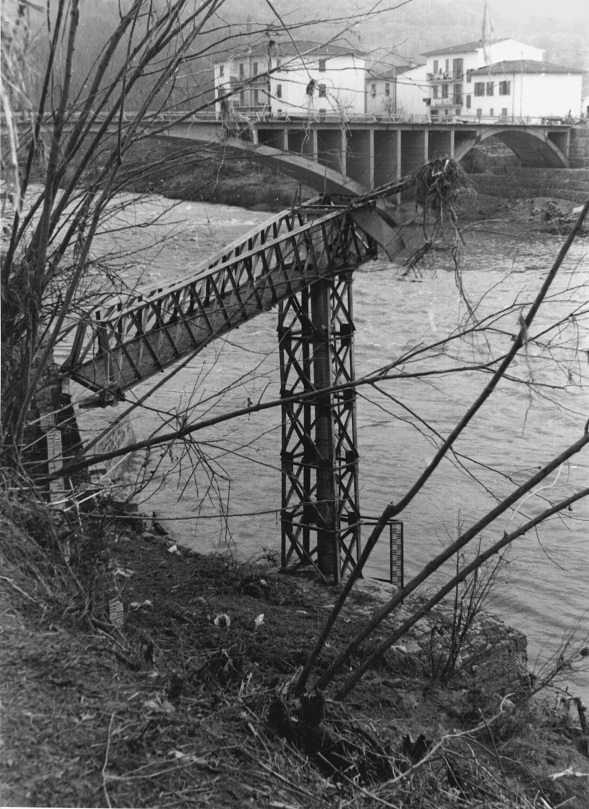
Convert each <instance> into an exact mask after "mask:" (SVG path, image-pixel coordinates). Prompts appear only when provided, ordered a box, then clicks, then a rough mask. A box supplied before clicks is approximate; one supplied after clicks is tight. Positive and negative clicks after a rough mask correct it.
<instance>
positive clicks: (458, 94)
mask: <svg viewBox="0 0 589 809" xmlns="http://www.w3.org/2000/svg"><path fill="white" fill-rule="evenodd" d="M422 55H423V56H424V57H425V58H426V59H427V82H428V93H427V99H428V101H427V102H425V103H426V104H427V105H428V107H429V114H430V116H431V120H432V122H435V121H439V120H443V119H444V118H450V119H451V118H455V117H457V116H458V117H461V116H471V115H472V114H473V112H472V110H473V82H472V73H473V71H475V70H478V69H480V68H483V67H485V66H487V65H491V64H496V63H498V62H501V61H507V60H515V59H523V60H536V61H541V60H542V58H543V55H544V51H543V50H542V49H541V48H536V47H534V46H533V45H526V44H525V43H523V42H518V41H517V40H515V39H495V40H487V41H485V42H483V41H482V40H477V41H475V42H465V43H462V44H460V45H451V46H450V47H447V48H438V49H437V50H435V51H428V52H427V53H424V54H422ZM469 97H470V107H469V106H468V103H469V101H468V99H469Z"/></svg>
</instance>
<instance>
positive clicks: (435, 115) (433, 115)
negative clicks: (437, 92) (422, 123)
mask: <svg viewBox="0 0 589 809" xmlns="http://www.w3.org/2000/svg"><path fill="white" fill-rule="evenodd" d="M431 116H432V118H437V117H438V110H432V112H431Z"/></svg>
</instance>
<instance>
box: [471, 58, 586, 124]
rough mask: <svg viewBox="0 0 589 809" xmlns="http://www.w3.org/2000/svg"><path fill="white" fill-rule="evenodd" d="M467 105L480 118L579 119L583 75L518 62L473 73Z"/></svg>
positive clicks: (510, 119)
mask: <svg viewBox="0 0 589 809" xmlns="http://www.w3.org/2000/svg"><path fill="white" fill-rule="evenodd" d="M471 78H472V82H471V83H470V84H469V85H468V89H467V94H466V98H465V104H466V107H467V108H468V109H467V113H468V114H469V115H475V116H476V117H478V118H491V119H494V118H497V117H499V118H500V119H501V120H508V121H511V122H518V121H522V122H524V123H525V122H526V121H527V120H528V119H531V118H534V119H538V118H549V119H550V118H552V119H560V120H563V119H566V118H568V117H572V118H578V117H579V115H580V114H581V103H582V102H581V92H582V81H583V74H582V72H581V71H578V72H577V71H575V70H573V69H572V68H566V67H560V66H559V65H551V64H549V63H548V62H537V61H533V60H526V59H521V60H520V59H517V60H513V61H506V62H499V63H498V64H495V65H487V66H486V67H483V68H481V69H479V70H476V71H474V72H473V73H472V76H471Z"/></svg>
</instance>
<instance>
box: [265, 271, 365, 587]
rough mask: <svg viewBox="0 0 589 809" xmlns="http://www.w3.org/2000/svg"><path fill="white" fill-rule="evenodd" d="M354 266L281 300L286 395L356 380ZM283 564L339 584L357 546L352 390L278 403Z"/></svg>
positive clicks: (282, 369)
mask: <svg viewBox="0 0 589 809" xmlns="http://www.w3.org/2000/svg"><path fill="white" fill-rule="evenodd" d="M352 314H353V313H352V271H351V270H347V271H346V270H345V271H343V272H341V273H340V274H339V275H338V276H336V277H335V278H334V279H330V280H327V279H321V280H320V281H318V282H317V283H315V284H313V285H312V286H311V287H308V288H305V289H303V290H302V291H301V292H300V293H299V294H298V295H296V296H293V297H292V298H289V299H288V300H287V301H284V302H282V303H281V305H280V310H279V324H278V335H279V347H280V376H281V396H282V397H283V398H284V399H287V398H290V397H292V396H297V395H298V396H300V395H301V394H305V393H310V392H312V391H313V390H319V389H325V388H330V387H334V386H337V385H341V384H344V383H346V382H351V381H353V379H354V354H353V332H354V325H353V317H352ZM281 459H282V512H281V513H282V519H281V533H282V568H283V569H285V568H287V567H288V566H289V563H290V562H291V559H292V558H293V555H294V556H295V560H296V561H297V562H298V563H299V564H301V565H309V564H312V565H315V566H316V567H317V568H318V569H319V571H320V572H321V574H322V575H323V576H324V577H330V578H332V579H333V581H334V582H335V583H337V582H339V581H340V580H341V578H342V577H343V576H344V575H345V573H346V571H347V570H349V569H351V568H352V567H353V566H354V565H355V564H356V561H357V559H358V556H359V552H360V517H359V514H360V508H359V486H358V449H357V436H356V392H355V390H354V388H353V387H350V388H349V389H346V390H343V391H337V392H331V393H324V394H321V395H320V396H317V397H316V398H309V399H305V400H303V401H298V402H285V403H284V405H283V407H282V453H281Z"/></svg>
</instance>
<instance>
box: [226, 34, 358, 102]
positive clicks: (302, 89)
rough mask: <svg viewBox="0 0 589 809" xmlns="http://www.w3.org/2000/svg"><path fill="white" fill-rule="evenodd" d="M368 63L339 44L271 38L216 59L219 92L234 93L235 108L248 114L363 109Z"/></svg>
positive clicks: (231, 97) (231, 98)
mask: <svg viewBox="0 0 589 809" xmlns="http://www.w3.org/2000/svg"><path fill="white" fill-rule="evenodd" d="M365 67H366V65H365V60H364V58H363V56H362V55H358V54H355V53H352V52H351V51H349V50H347V49H345V48H341V47H338V46H336V45H327V46H321V45H318V44H317V43H315V42H298V43H296V47H295V45H293V43H291V42H286V43H272V45H271V46H269V47H267V48H266V49H265V50H263V49H257V50H256V49H251V50H250V51H249V52H248V53H247V54H244V55H243V56H238V57H232V58H231V59H228V60H225V61H224V62H218V63H216V64H215V65H214V76H215V94H216V97H217V98H219V97H222V96H223V95H226V94H227V93H231V95H230V97H229V99H228V101H229V102H230V104H231V106H232V108H233V109H234V110H235V111H236V112H242V113H244V114H246V115H251V114H257V115H259V116H260V117H282V116H286V117H291V116H292V117H308V116H309V115H310V116H311V117H315V116H320V115H324V114H333V115H337V116H340V117H344V118H345V117H346V116H348V115H356V114H361V113H363V112H364V75H365ZM258 76H259V78H256V77H258ZM216 106H217V113H218V114H219V113H220V112H221V105H220V104H217V105H216Z"/></svg>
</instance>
